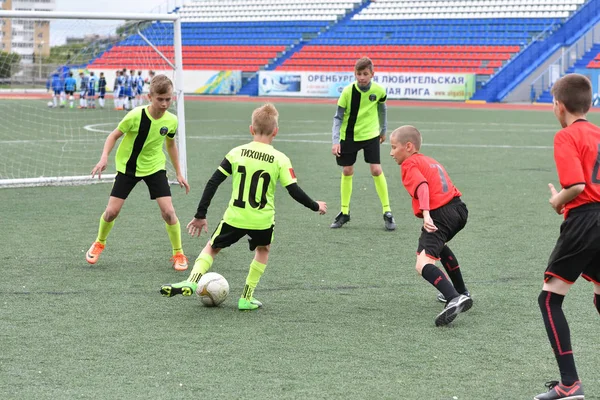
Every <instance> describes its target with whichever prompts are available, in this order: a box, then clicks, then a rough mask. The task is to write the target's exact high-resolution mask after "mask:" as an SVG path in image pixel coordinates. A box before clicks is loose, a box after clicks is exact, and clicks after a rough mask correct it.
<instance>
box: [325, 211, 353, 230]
mask: <svg viewBox="0 0 600 400" xmlns="http://www.w3.org/2000/svg"><path fill="white" fill-rule="evenodd" d="M346 222H350V214H343V213H342V212H340V213H339V214H338V215H336V217H335V219H334V220H333V223H332V224H331V225H329V227H330V228H333V229H337V228H341V227H342V225H344V224H345V223H346Z"/></svg>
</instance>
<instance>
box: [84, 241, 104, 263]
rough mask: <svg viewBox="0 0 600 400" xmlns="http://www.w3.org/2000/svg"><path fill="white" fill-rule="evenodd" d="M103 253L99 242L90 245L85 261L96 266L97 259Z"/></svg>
mask: <svg viewBox="0 0 600 400" xmlns="http://www.w3.org/2000/svg"><path fill="white" fill-rule="evenodd" d="M103 251H104V245H103V244H102V243H100V242H94V243H92V247H90V249H89V250H88V252H87V253H86V254H85V259H86V261H87V262H89V263H90V264H96V263H97V262H98V258H100V253H102V252H103Z"/></svg>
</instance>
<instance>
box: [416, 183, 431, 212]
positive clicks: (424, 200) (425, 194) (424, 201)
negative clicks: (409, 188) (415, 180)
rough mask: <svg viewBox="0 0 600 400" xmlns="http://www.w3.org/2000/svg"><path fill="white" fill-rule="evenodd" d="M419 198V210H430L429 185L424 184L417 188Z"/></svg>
mask: <svg viewBox="0 0 600 400" xmlns="http://www.w3.org/2000/svg"><path fill="white" fill-rule="evenodd" d="M417 198H418V199H419V209H421V210H430V208H429V185H428V184H427V182H423V183H422V184H421V185H419V187H418V188H417Z"/></svg>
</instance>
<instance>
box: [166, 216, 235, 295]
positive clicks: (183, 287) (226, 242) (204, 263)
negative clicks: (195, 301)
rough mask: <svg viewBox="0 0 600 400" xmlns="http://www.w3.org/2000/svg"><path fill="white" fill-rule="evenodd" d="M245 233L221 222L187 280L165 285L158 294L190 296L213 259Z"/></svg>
mask: <svg viewBox="0 0 600 400" xmlns="http://www.w3.org/2000/svg"><path fill="white" fill-rule="evenodd" d="M246 233H247V231H246V230H244V229H238V228H234V227H232V226H231V225H228V224H226V223H225V221H221V223H220V224H219V225H218V226H217V229H215V231H214V232H213V234H212V236H211V239H210V240H209V242H208V243H207V244H206V246H204V249H202V252H201V253H200V255H199V256H198V258H197V259H196V262H195V263H194V268H193V269H192V272H191V273H190V275H189V276H188V278H187V280H185V281H182V282H179V283H173V284H165V285H162V286H161V287H160V294H162V295H163V296H166V297H172V296H175V295H177V294H181V295H183V296H191V295H192V294H193V293H194V292H195V291H196V289H197V288H198V282H199V281H200V278H201V277H202V275H203V274H205V273H206V272H207V271H208V270H209V269H210V267H211V266H212V263H213V260H214V257H215V256H216V255H217V254H218V253H219V252H220V251H221V249H224V248H226V247H229V246H231V245H232V244H234V243H236V242H237V241H238V240H240V239H241V238H242V237H244V236H246Z"/></svg>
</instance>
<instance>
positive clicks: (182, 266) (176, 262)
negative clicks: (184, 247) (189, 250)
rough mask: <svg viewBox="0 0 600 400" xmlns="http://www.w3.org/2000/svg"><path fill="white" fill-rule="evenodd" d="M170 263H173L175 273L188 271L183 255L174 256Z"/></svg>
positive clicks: (185, 258)
mask: <svg viewBox="0 0 600 400" xmlns="http://www.w3.org/2000/svg"><path fill="white" fill-rule="evenodd" d="M171 262H172V263H173V268H175V271H185V270H186V269H188V259H187V257H186V256H185V255H184V254H183V253H177V254H175V255H174V256H173V257H171Z"/></svg>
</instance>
